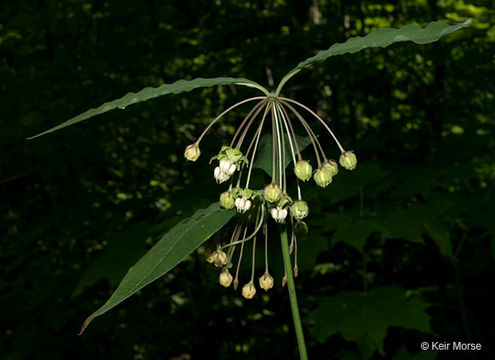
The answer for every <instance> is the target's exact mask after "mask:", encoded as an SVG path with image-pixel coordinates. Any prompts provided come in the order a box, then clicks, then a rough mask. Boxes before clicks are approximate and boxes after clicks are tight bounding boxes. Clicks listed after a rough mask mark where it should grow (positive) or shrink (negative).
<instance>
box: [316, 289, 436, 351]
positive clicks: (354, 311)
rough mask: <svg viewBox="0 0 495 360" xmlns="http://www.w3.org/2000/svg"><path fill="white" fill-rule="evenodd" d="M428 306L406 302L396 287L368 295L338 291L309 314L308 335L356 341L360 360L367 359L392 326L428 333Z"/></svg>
mask: <svg viewBox="0 0 495 360" xmlns="http://www.w3.org/2000/svg"><path fill="white" fill-rule="evenodd" d="M428 306H429V305H428V304H427V303H423V302H418V301H406V298H405V296H404V290H402V289H399V288H389V287H382V288H375V289H372V290H371V291H369V292H368V293H367V294H365V293H361V292H358V291H348V292H341V293H339V294H337V295H336V296H334V297H331V298H328V299H324V300H323V301H322V302H321V303H320V305H319V306H318V307H317V308H316V309H315V310H313V311H312V312H311V313H310V314H309V318H310V319H311V320H312V324H313V325H314V326H313V327H312V329H311V332H312V333H313V335H314V336H315V337H316V339H317V340H319V341H320V342H325V341H326V339H328V338H329V337H330V336H332V335H334V334H336V333H341V335H342V337H343V338H344V339H345V340H347V341H354V342H356V343H357V344H358V345H359V347H360V349H361V352H362V355H363V358H365V359H369V358H370V357H371V356H372V355H373V353H374V352H375V351H376V350H377V349H382V347H383V341H384V340H385V337H386V335H387V329H388V328H389V327H391V326H397V327H402V328H405V329H414V330H418V331H422V332H425V333H431V329H430V324H429V321H430V317H429V315H428V314H427V313H426V312H425V309H426V308H427V307H428ZM321 319H325V320H323V321H322V320H321Z"/></svg>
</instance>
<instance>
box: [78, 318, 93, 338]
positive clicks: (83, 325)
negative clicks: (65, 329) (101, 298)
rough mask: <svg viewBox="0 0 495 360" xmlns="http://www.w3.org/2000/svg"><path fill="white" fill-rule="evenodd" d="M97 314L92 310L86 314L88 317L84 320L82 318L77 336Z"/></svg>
mask: <svg viewBox="0 0 495 360" xmlns="http://www.w3.org/2000/svg"><path fill="white" fill-rule="evenodd" d="M96 316H97V313H96V312H94V313H92V314H91V315H90V316H88V318H87V319H86V320H84V322H83V324H82V326H81V330H79V334H77V335H78V336H81V335H82V333H83V332H84V330H86V328H87V327H88V325H89V323H90V322H91V321H93V319H94V318H95V317H96Z"/></svg>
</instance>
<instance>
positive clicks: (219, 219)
mask: <svg viewBox="0 0 495 360" xmlns="http://www.w3.org/2000/svg"><path fill="white" fill-rule="evenodd" d="M234 215H235V211H234V210H229V211H225V210H222V209H221V208H220V205H219V203H218V202H217V203H214V204H211V205H210V206H209V207H208V208H206V209H202V210H198V211H197V212H196V213H194V215H193V216H191V217H190V218H188V219H184V220H182V221H181V222H180V223H178V224H177V225H176V226H174V227H173V228H172V229H170V230H169V231H168V232H167V233H166V234H165V235H163V236H162V238H161V239H160V241H158V243H156V245H155V246H153V247H152V248H151V249H150V250H149V251H148V252H147V253H146V254H145V255H144V256H143V257H142V258H141V259H140V260H139V261H138V262H137V263H136V264H135V265H134V266H133V267H131V268H130V269H129V271H128V272H127V274H126V275H125V276H124V278H123V279H122V281H121V282H120V284H119V286H118V287H117V290H115V292H114V293H113V294H112V296H111V297H110V299H108V301H107V302H106V303H105V304H103V306H102V307H100V308H99V309H98V310H96V312H94V313H93V314H92V315H91V316H90V317H88V318H87V319H86V321H84V324H83V326H82V328H81V333H82V332H83V331H84V329H86V327H87V326H88V324H89V323H90V322H91V321H92V320H93V319H94V318H95V317H97V316H99V315H102V314H104V313H105V312H107V311H108V310H110V309H112V308H113V307H115V306H116V305H118V304H120V303H121V302H122V301H124V300H125V299H127V298H129V297H130V296H132V295H133V294H135V293H136V292H137V291H139V290H140V289H142V288H143V287H145V286H146V285H148V284H149V283H151V282H153V281H155V280H156V279H158V278H159V277H160V276H162V275H164V274H166V273H167V272H168V271H170V270H171V269H173V268H174V267H175V266H176V265H177V264H179V263H180V262H181V261H182V260H184V259H185V258H186V257H187V256H188V255H189V254H191V253H192V252H193V251H194V250H196V249H197V248H198V247H199V246H200V245H201V244H202V243H203V242H204V241H206V240H207V239H208V238H209V237H210V236H212V235H213V234H214V233H215V232H217V231H218V230H219V229H220V228H221V227H222V226H224V225H225V224H226V223H227V222H228V221H229V220H230V219H231V218H232V217H233V216H234Z"/></svg>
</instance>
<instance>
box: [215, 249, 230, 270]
mask: <svg viewBox="0 0 495 360" xmlns="http://www.w3.org/2000/svg"><path fill="white" fill-rule="evenodd" d="M213 264H215V266H216V267H220V266H224V265H226V264H227V254H226V253H225V252H224V251H222V250H220V249H217V251H215V253H214V254H213Z"/></svg>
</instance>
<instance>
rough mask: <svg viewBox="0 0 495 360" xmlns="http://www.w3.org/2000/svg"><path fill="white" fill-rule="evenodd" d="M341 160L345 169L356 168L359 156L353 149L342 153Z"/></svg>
mask: <svg viewBox="0 0 495 360" xmlns="http://www.w3.org/2000/svg"><path fill="white" fill-rule="evenodd" d="M339 162H340V165H342V167H343V168H344V169H347V170H354V169H355V168H356V164H357V158H356V155H354V153H353V152H352V151H346V152H343V153H342V155H340V159H339Z"/></svg>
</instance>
